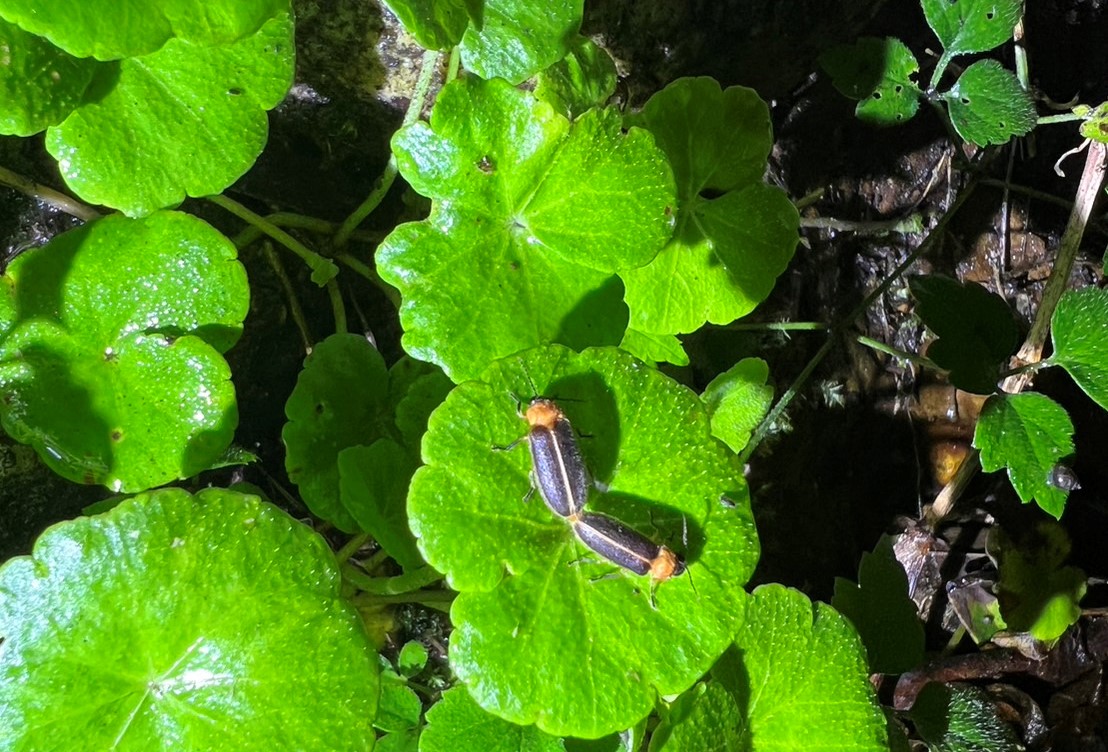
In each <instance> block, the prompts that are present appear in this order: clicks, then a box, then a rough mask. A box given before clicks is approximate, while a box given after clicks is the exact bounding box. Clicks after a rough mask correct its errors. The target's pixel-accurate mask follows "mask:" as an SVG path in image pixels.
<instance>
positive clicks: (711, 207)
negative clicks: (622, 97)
mask: <svg viewBox="0 0 1108 752" xmlns="http://www.w3.org/2000/svg"><path fill="white" fill-rule="evenodd" d="M634 122H636V123H638V124H641V125H642V126H643V127H645V128H646V129H647V130H649V131H650V132H651V133H653V134H654V136H655V138H656V139H657V140H658V145H659V146H660V147H661V148H662V149H663V150H664V151H665V153H666V156H668V157H669V160H670V164H671V165H672V166H673V172H674V176H675V178H676V180H677V194H678V199H677V205H678V212H677V229H676V230H675V232H674V235H673V240H672V241H671V242H670V243H669V245H668V246H666V248H665V249H664V250H663V251H662V252H661V253H659V254H658V255H657V257H656V258H655V259H654V260H653V261H652V262H651V263H649V264H648V265H646V266H643V267H641V268H637V269H629V270H626V271H623V272H621V273H620V276H621V277H622V278H623V281H624V283H625V284H626V286H627V294H626V299H627V305H628V306H629V307H630V309H631V320H630V325H631V327H632V328H633V329H637V330H639V331H642V332H650V333H655V334H678V333H682V332H691V331H693V330H695V329H698V328H700V326H702V325H703V324H704V323H705V322H709V321H710V322H712V323H717V324H724V323H729V322H731V321H733V320H734V319H736V318H739V317H740V316H744V315H746V314H747V313H749V312H750V311H752V310H753V309H754V307H755V306H757V305H758V303H760V302H761V301H762V300H764V299H765V297H766V296H767V295H768V294H769V292H770V290H772V289H773V284H774V282H775V281H776V279H777V277H778V275H780V274H781V272H783V271H784V270H785V267H786V266H787V265H788V263H789V260H790V259H792V255H793V250H794V249H795V247H796V241H797V227H798V225H799V215H798V214H797V211H796V208H795V207H794V206H793V204H792V202H791V201H789V199H788V197H787V196H786V195H785V194H784V193H783V192H782V191H780V190H778V189H776V188H771V187H769V186H767V185H765V184H764V183H762V173H763V172H764V171H765V166H766V165H765V163H766V156H767V155H768V154H769V150H770V147H771V146H772V143H773V135H772V133H771V130H770V122H769V109H768V108H767V107H766V104H765V102H763V101H762V100H761V99H760V98H759V97H758V95H757V94H756V93H755V92H754V91H753V90H751V89H746V88H743V87H739V86H735V87H731V88H729V89H727V90H726V91H721V90H720V88H719V84H718V83H717V82H716V81H715V80H714V79H710V78H684V79H679V80H678V81H675V82H674V83H672V84H670V85H669V86H667V87H666V88H665V89H663V90H662V91H660V92H658V93H657V94H655V95H654V96H653V97H651V98H650V101H649V102H647V104H646V107H645V108H644V109H643V111H642V114H641V115H640V116H639V117H638V118H636V119H635V121H634Z"/></svg>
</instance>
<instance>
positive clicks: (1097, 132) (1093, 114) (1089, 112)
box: [1073, 102, 1108, 144]
mask: <svg viewBox="0 0 1108 752" xmlns="http://www.w3.org/2000/svg"><path fill="white" fill-rule="evenodd" d="M1073 113H1074V114H1075V115H1079V116H1080V117H1082V118H1084V120H1082V122H1081V128H1080V130H1081V137H1082V138H1089V139H1092V140H1093V141H1099V142H1100V143H1102V144H1105V143H1108V102H1101V103H1100V104H1098V105H1097V106H1096V107H1095V108H1094V107H1089V106H1087V105H1078V106H1077V107H1074V108H1073Z"/></svg>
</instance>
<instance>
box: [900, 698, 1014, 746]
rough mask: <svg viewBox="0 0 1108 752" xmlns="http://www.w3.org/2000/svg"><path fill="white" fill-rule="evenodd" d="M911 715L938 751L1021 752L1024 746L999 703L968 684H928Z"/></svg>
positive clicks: (917, 699)
mask: <svg viewBox="0 0 1108 752" xmlns="http://www.w3.org/2000/svg"><path fill="white" fill-rule="evenodd" d="M909 717H910V718H911V719H912V722H913V723H915V725H916V729H917V730H918V731H919V732H920V734H921V735H922V736H923V738H924V739H925V740H926V741H927V743H928V745H929V746H930V748H931V749H933V750H935V751H936V752H984V751H985V750H987V751H988V752H1018V751H1019V750H1021V749H1023V747H1022V746H1021V745H1020V744H1019V741H1018V740H1017V738H1016V735H1015V733H1014V732H1013V731H1012V729H1011V728H1010V727H1009V726H1008V725H1007V724H1005V723H1004V721H1002V720H1001V719H1000V717H999V715H998V714H997V709H996V704H995V703H993V701H992V700H991V699H990V697H989V696H988V695H987V694H986V693H985V692H984V691H983V690H981V689H978V688H977V687H973V686H970V685H968V684H939V683H937V682H935V683H931V684H928V685H927V686H925V687H924V688H923V690H922V691H921V692H920V693H919V697H917V698H916V703H915V705H914V706H913V707H912V710H911V713H910V714H909Z"/></svg>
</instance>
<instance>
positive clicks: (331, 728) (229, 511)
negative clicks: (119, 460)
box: [0, 489, 378, 752]
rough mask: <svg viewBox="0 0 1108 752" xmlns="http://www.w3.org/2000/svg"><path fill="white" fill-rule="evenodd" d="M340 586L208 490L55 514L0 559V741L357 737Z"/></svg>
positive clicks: (266, 525)
mask: <svg viewBox="0 0 1108 752" xmlns="http://www.w3.org/2000/svg"><path fill="white" fill-rule="evenodd" d="M339 586H340V579H339V574H338V568H337V566H336V564H335V559H334V555H333V554H332V553H331V551H330V549H328V547H327V544H326V543H325V542H324V541H323V539H322V538H320V537H319V536H318V535H316V534H315V533H314V532H312V531H311V530H310V529H308V528H307V527H305V526H303V525H301V524H299V523H298V522H296V521H295V520H293V519H292V518H290V517H289V516H288V515H287V514H285V513H284V512H282V511H281V510H279V509H277V508H276V507H274V506H272V505H270V504H267V503H264V502H261V501H259V500H258V499H257V498H255V497H251V496H243V495H241V494H236V493H233V492H230V491H224V490H222V489H209V490H206V491H202V492H201V493H199V494H197V495H196V496H195V497H194V496H190V495H189V494H187V493H185V492H184V491H181V490H178V489H166V490H163V491H155V492H153V493H150V494H144V495H141V496H137V497H135V498H133V499H129V500H127V501H125V502H123V503H122V504H120V505H119V506H118V507H116V508H115V509H113V510H112V511H110V512H107V513H106V514H103V515H98V516H96V517H85V518H80V519H77V520H74V521H72V522H64V523H61V524H59V525H55V526H54V527H52V528H50V529H49V530H47V531H46V532H45V533H44V534H43V535H42V537H41V538H39V540H38V542H37V543H36V545H35V549H34V553H33V555H32V556H22V557H18V558H16V559H12V560H11V561H9V562H8V563H6V564H5V565H4V566H3V567H2V568H0V637H2V638H3V640H4V642H3V649H2V650H0V749H3V750H5V751H7V750H13V751H14V750H30V749H38V750H46V749H74V750H76V749H88V750H92V749H116V750H160V749H165V750H215V749H235V750H242V751H243V752H250V751H251V750H259V751H260V750H272V749H275V748H283V749H297V750H305V751H306V752H307V751H309V750H320V752H323V751H326V752H331V751H332V750H339V749H344V750H345V749H367V748H369V747H370V746H371V745H372V739H373V734H372V729H371V728H370V723H371V721H372V718H373V715H374V713H375V709H376V704H377V700H376V698H377V691H378V690H377V668H376V660H375V658H374V656H373V651H372V648H371V647H370V646H369V643H368V641H367V639H366V636H365V632H364V630H363V628H362V626H361V623H360V621H359V619H358V616H357V613H356V612H355V611H354V609H353V608H352V607H351V606H350V605H349V604H348V603H347V602H346V601H344V600H343V599H342V597H341V596H340V593H339Z"/></svg>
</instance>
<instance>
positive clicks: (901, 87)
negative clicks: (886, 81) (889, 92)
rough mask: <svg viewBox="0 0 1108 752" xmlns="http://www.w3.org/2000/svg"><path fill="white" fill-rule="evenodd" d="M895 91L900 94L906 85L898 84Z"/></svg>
mask: <svg viewBox="0 0 1108 752" xmlns="http://www.w3.org/2000/svg"><path fill="white" fill-rule="evenodd" d="M893 91H895V92H896V93H897V94H899V93H900V92H902V91H904V87H903V86H901V85H900V84H897V85H896V88H894V89H893Z"/></svg>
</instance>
